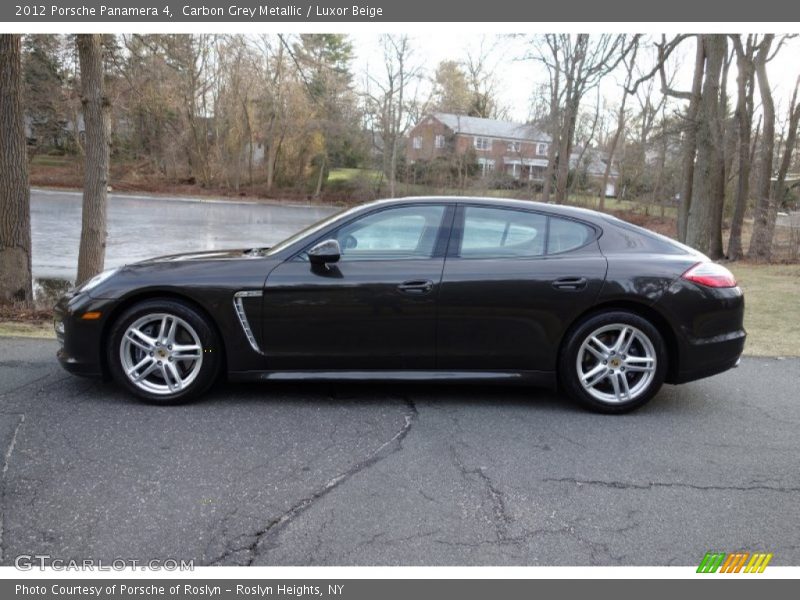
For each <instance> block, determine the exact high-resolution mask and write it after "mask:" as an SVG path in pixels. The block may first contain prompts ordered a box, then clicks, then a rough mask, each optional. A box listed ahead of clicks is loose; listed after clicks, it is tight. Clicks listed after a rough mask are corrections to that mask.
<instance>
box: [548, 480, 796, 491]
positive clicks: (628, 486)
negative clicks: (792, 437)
mask: <svg viewBox="0 0 800 600" xmlns="http://www.w3.org/2000/svg"><path fill="white" fill-rule="evenodd" d="M542 481H546V482H551V483H574V484H575V485H594V486H602V487H607V488H612V489H617V490H652V489H654V488H672V487H676V488H687V489H692V490H700V491H735V492H751V491H770V492H780V493H789V494H791V493H796V492H800V487H785V486H772V485H761V484H754V485H698V484H694V483H684V482H681V481H674V482H670V481H650V482H647V483H632V482H626V481H604V480H599V479H575V478H574V477H559V478H547V479H542Z"/></svg>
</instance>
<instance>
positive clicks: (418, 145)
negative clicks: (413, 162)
mask: <svg viewBox="0 0 800 600" xmlns="http://www.w3.org/2000/svg"><path fill="white" fill-rule="evenodd" d="M411 143H412V144H413V146H414V149H415V150H419V149H420V148H422V138H421V137H419V136H416V137H415V138H413V139H412V141H411Z"/></svg>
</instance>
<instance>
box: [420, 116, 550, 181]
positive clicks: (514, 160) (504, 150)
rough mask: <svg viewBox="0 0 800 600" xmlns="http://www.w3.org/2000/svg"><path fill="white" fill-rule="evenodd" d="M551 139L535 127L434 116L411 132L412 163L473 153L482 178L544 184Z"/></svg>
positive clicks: (506, 122) (459, 117)
mask: <svg viewBox="0 0 800 600" xmlns="http://www.w3.org/2000/svg"><path fill="white" fill-rule="evenodd" d="M550 140H551V138H550V136H549V135H547V134H546V133H544V132H542V131H540V130H539V129H538V128H536V127H535V126H533V125H527V124H524V123H514V122H511V121H498V120H495V119H481V118H479V117H468V116H465V115H456V114H452V113H440V112H437V113H432V114H430V115H427V116H426V117H424V118H423V119H422V120H421V121H420V122H419V123H417V124H416V125H415V126H414V128H413V129H412V130H411V131H410V132H409V135H408V142H407V144H406V159H407V160H408V162H409V163H414V162H417V161H432V160H435V159H437V158H443V157H448V156H452V155H454V154H456V155H462V156H463V155H466V154H468V153H472V154H474V156H475V161H476V163H477V164H478V168H479V172H480V174H481V175H483V176H486V175H490V174H492V173H493V172H499V173H506V174H508V175H510V176H511V177H514V178H515V179H521V180H528V181H542V180H543V178H544V170H545V168H546V167H547V153H548V151H549V149H550Z"/></svg>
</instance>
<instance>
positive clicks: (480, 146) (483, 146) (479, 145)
mask: <svg viewBox="0 0 800 600" xmlns="http://www.w3.org/2000/svg"><path fill="white" fill-rule="evenodd" d="M475 149H476V150H491V149H492V140H491V139H489V138H485V137H476V138H475Z"/></svg>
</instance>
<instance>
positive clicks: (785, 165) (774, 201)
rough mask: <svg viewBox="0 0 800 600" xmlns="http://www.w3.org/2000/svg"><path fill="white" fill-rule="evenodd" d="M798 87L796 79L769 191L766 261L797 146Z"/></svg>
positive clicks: (798, 122) (799, 107)
mask: <svg viewBox="0 0 800 600" xmlns="http://www.w3.org/2000/svg"><path fill="white" fill-rule="evenodd" d="M798 87H800V77H798V79H797V81H796V82H795V86H794V92H793V93H792V100H791V102H790V103H789V115H788V119H787V125H786V139H785V141H784V144H783V155H782V157H781V160H780V164H779V165H778V173H777V175H776V177H775V181H774V182H773V184H772V189H771V191H770V194H771V198H770V212H769V218H768V220H767V232H766V236H765V237H766V239H767V241H768V246H767V250H768V254H767V256H766V260H771V259H772V240H773V238H774V236H775V221H776V220H777V213H778V209H779V208H780V205H781V202H782V201H783V197H784V194H785V193H786V175H787V174H788V172H789V167H790V166H791V164H792V155H793V153H794V149H795V146H796V145H797V128H798V124H800V102H798V100H797V91H798Z"/></svg>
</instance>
